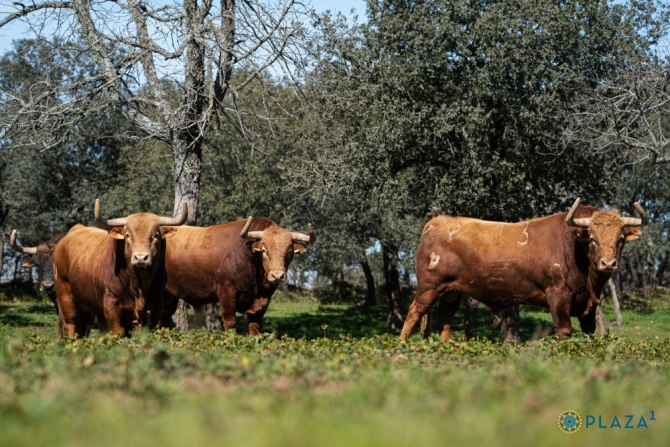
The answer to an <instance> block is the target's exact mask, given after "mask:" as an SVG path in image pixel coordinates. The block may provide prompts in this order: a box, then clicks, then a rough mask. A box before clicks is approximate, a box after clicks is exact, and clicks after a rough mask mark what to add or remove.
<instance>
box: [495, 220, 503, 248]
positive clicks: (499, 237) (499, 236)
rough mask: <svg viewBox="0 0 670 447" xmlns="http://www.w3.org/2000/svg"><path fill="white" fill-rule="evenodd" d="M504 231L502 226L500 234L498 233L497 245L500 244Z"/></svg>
mask: <svg viewBox="0 0 670 447" xmlns="http://www.w3.org/2000/svg"><path fill="white" fill-rule="evenodd" d="M502 230H503V226H502V225H500V232H499V233H498V240H497V241H496V245H497V244H499V243H500V239H501V238H502Z"/></svg>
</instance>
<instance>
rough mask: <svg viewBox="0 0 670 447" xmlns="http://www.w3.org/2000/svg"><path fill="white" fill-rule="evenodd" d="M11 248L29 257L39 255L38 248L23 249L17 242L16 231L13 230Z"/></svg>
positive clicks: (10, 238)
mask: <svg viewBox="0 0 670 447" xmlns="http://www.w3.org/2000/svg"><path fill="white" fill-rule="evenodd" d="M9 246H10V247H12V248H13V249H14V251H18V252H19V253H25V254H27V255H34V254H35V253H37V247H22V246H21V244H19V243H18V242H17V241H16V230H12V235H11V236H9Z"/></svg>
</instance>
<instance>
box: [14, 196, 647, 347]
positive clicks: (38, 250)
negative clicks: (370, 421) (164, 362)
mask: <svg viewBox="0 0 670 447" xmlns="http://www.w3.org/2000/svg"><path fill="white" fill-rule="evenodd" d="M635 208H636V210H637V212H638V213H639V215H640V217H639V218H635V217H624V216H622V215H621V214H620V213H619V212H617V211H616V210H601V209H597V208H595V207H592V206H580V199H579V198H578V199H576V200H575V202H574V204H573V206H572V208H571V209H570V210H569V211H568V212H563V213H557V214H553V215H550V216H545V217H539V218H535V219H531V220H528V221H524V222H518V223H503V222H490V221H484V220H479V219H473V218H468V217H457V216H446V215H444V214H442V213H440V212H436V213H433V215H432V216H431V217H430V218H429V219H428V221H427V222H426V223H425V224H424V226H423V229H422V234H421V240H420V242H419V247H418V248H417V250H416V275H417V282H418V290H417V294H416V297H415V299H414V301H413V302H412V304H411V306H410V308H409V312H408V314H407V318H406V320H405V324H404V326H403V328H402V331H401V334H400V339H401V340H405V338H406V337H407V336H408V335H409V334H410V333H411V331H412V329H413V327H414V326H415V325H416V323H417V322H418V321H419V320H420V319H421V318H422V317H423V316H424V315H426V314H427V313H428V312H429V310H430V309H431V307H432V306H433V304H434V303H435V302H436V301H437V302H438V310H437V325H438V331H439V334H440V339H441V340H442V341H445V342H448V341H449V340H450V336H451V334H450V332H451V322H452V318H453V316H454V314H455V313H456V311H457V310H458V306H459V304H460V301H461V297H462V295H464V294H465V295H469V296H471V297H473V298H475V299H476V300H478V301H480V302H481V303H483V304H485V305H487V306H488V307H489V308H490V309H491V311H492V313H493V315H494V318H495V319H496V320H499V317H498V314H499V312H500V311H501V310H503V309H505V308H507V307H509V306H513V305H516V304H532V305H536V306H542V307H548V308H549V310H550V312H551V316H552V318H553V322H554V327H555V329H556V333H557V334H558V336H559V337H561V338H562V337H564V336H568V335H570V334H571V333H572V325H571V322H570V317H577V318H578V320H579V323H580V326H581V329H582V331H584V332H586V333H593V332H594V330H595V310H596V307H597V305H598V304H599V303H600V293H601V291H602V289H603V287H604V285H605V283H606V282H607V281H608V280H609V279H610V277H611V275H612V274H613V273H614V272H615V271H616V270H617V269H618V268H619V264H620V259H621V252H622V250H623V247H624V244H625V243H626V242H627V241H633V240H636V239H638V238H639V236H640V235H641V234H642V233H641V231H640V230H639V228H638V227H641V226H645V225H647V223H648V217H647V214H646V213H645V211H644V210H643V209H642V207H641V206H640V205H639V204H638V203H635ZM187 217H188V209H187V206H186V204H184V205H183V208H182V210H181V214H180V216H178V217H174V218H173V217H161V216H157V215H155V214H151V213H136V214H131V215H129V216H127V217H123V218H115V219H103V217H102V213H101V209H100V201H99V200H96V202H95V219H96V221H97V222H98V223H99V224H100V226H102V227H103V228H104V230H103V229H100V228H96V227H86V226H84V225H81V224H77V225H75V226H74V227H72V228H71V229H70V231H69V232H68V233H66V234H59V235H56V236H54V237H53V238H52V239H50V240H49V241H47V242H45V243H42V244H40V245H38V246H36V247H22V246H21V245H20V244H19V243H18V241H17V240H16V230H14V231H12V234H11V237H10V245H11V246H12V248H13V249H14V250H16V251H19V252H22V253H26V254H29V255H32V256H30V257H28V258H27V259H26V260H24V261H23V266H24V267H32V266H36V267H37V268H38V271H39V274H40V289H41V290H43V291H45V292H47V294H49V296H50V297H51V299H52V300H53V302H54V305H55V308H56V312H57V314H58V332H59V335H60V336H61V337H75V336H80V337H83V336H86V335H87V334H88V333H89V331H90V327H91V324H92V322H93V320H94V319H95V318H97V319H98V325H99V327H100V329H101V330H102V331H111V332H112V333H113V334H124V335H125V336H130V335H131V334H132V333H133V331H135V330H137V329H138V328H141V327H148V328H150V329H154V328H157V327H170V326H172V315H173V314H174V312H175V311H176V308H177V303H178V301H179V299H182V300H184V301H185V302H187V303H189V304H192V305H196V306H197V305H203V304H207V303H214V302H218V303H219V304H220V306H221V314H222V318H223V325H224V329H225V330H229V329H231V328H234V327H235V325H236V314H237V313H241V314H244V315H245V322H246V324H247V325H248V332H249V333H250V334H251V335H258V334H259V333H260V330H261V324H262V320H263V315H264V314H265V312H266V311H267V309H268V305H269V303H270V300H271V298H272V295H273V293H274V292H275V290H276V289H277V287H278V286H279V284H280V283H281V282H283V281H285V280H286V272H287V269H288V266H289V264H290V262H291V260H292V259H293V256H294V255H295V254H302V253H305V252H306V250H307V245H308V244H313V243H314V242H315V234H314V231H313V229H312V226H311V225H308V233H309V234H303V233H297V232H291V231H289V230H287V229H285V228H282V227H281V226H279V225H277V224H276V223H274V222H273V221H271V220H270V219H267V218H265V217H259V218H255V219H254V218H252V217H249V218H248V219H246V220H238V221H235V222H230V223H225V224H221V225H214V226H211V227H194V226H185V225H184V223H185V222H186V220H187Z"/></svg>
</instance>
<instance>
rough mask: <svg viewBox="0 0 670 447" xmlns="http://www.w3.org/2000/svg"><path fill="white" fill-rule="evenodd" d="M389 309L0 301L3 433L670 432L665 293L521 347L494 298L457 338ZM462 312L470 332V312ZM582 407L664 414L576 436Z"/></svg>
mask: <svg viewBox="0 0 670 447" xmlns="http://www.w3.org/2000/svg"><path fill="white" fill-rule="evenodd" d="M609 312H610V311H609V310H607V309H606V314H607V316H608V318H609V319H613V318H614V317H613V314H611V315H610V314H609ZM384 313H385V312H384V308H383V306H380V307H378V308H374V309H365V308H362V307H357V306H347V305H320V304H319V303H318V302H316V301H314V300H312V299H311V298H309V297H304V298H301V299H294V300H281V299H280V300H275V302H273V303H272V304H271V306H270V310H269V312H268V314H267V317H266V320H265V328H264V330H265V331H267V334H266V335H264V336H263V337H259V338H251V337H243V336H240V335H235V334H234V333H228V334H210V333H207V332H206V331H204V330H195V331H191V332H189V333H180V332H178V331H172V332H170V331H159V332H156V333H151V334H150V333H146V332H143V333H140V334H138V336H135V337H133V338H132V339H129V340H128V339H121V338H116V337H112V336H110V335H105V336H99V335H98V333H97V331H93V334H92V336H91V337H89V338H87V339H82V340H69V341H58V340H56V331H55V328H54V324H55V315H54V313H53V310H52V308H51V305H50V303H48V302H39V301H38V302H35V301H30V302H0V445H2V446H4V445H8V446H24V445H25V446H39V445H56V446H61V445H62V446H90V445H96V446H103V447H104V446H107V445H110V446H111V445H118V444H123V445H130V446H134V445H137V446H147V445H160V446H181V445H202V444H215V445H222V444H225V445H227V446H277V445H287V446H289V445H290V446H314V445H332V446H377V445H378V446H384V447H387V446H404V445H449V446H461V445H463V446H472V445H484V444H486V445H496V446H498V445H502V446H526V445H528V446H536V445H543V446H544V445H548V446H553V445H556V446H559V445H560V446H564V445H565V444H566V442H567V443H569V444H570V445H573V444H574V445H589V446H591V445H593V446H608V447H610V446H612V445H617V446H620V445H659V446H662V445H667V440H668V439H670V392H668V391H667V390H668V389H670V340H668V334H670V321H669V318H668V311H667V309H666V307H665V304H664V303H663V302H662V300H658V301H653V302H652V303H651V304H650V305H647V306H646V307H642V308H635V309H625V310H624V315H623V317H624V326H623V327H622V328H613V330H612V332H613V333H615V334H616V335H610V336H605V337H600V336H594V337H590V338H589V337H586V336H584V335H582V334H581V333H579V332H578V331H577V332H576V333H575V335H574V336H573V337H571V338H569V339H566V340H563V341H558V340H556V338H555V337H553V336H549V337H547V338H544V339H542V340H540V341H533V342H530V341H526V342H525V343H523V344H522V345H519V346H515V345H511V344H504V345H501V344H499V343H496V342H492V341H488V340H487V339H496V338H497V330H495V329H492V328H491V327H490V326H491V317H490V313H488V311H486V310H485V309H478V311H477V331H478V334H479V337H480V339H479V340H478V341H477V340H475V341H465V340H458V341H456V342H454V343H451V344H449V345H444V344H442V343H439V342H438V341H437V340H436V339H435V338H432V339H430V340H421V339H420V338H419V337H418V336H415V337H413V338H412V339H411V340H410V341H409V342H408V343H398V341H397V339H396V335H395V334H386V333H385V331H384V321H385V320H384V316H385V315H384ZM652 321H653V323H652ZM455 323H456V335H457V336H459V335H462V316H461V315H460V314H458V315H457V316H456V319H455ZM324 325H328V327H327V332H326V335H327V338H324V329H323V326H324ZM538 325H539V326H540V328H544V327H549V326H550V325H551V318H550V316H549V315H548V313H546V312H544V311H543V310H541V309H539V310H538V309H533V310H531V308H524V309H523V310H522V321H521V329H522V331H521V332H522V338H523V339H525V340H528V339H529V338H532V336H533V333H534V332H535V331H536V330H537V328H538ZM545 325H546V326H545ZM575 327H576V328H578V324H577V323H576V322H575ZM636 327H637V328H638V329H635V328H636ZM615 331H616V332H615ZM638 333H639V334H640V335H638ZM656 337H659V338H658V339H656ZM567 409H574V410H577V411H578V412H579V413H580V414H581V415H582V418H584V417H585V416H586V415H587V414H590V415H595V416H596V418H597V416H598V415H602V417H603V420H604V421H607V423H608V425H609V423H610V422H611V419H612V417H613V416H615V415H616V416H618V418H619V419H620V420H621V421H625V415H626V414H633V415H635V425H637V422H638V419H639V416H641V415H644V416H645V417H646V419H647V420H648V419H649V411H651V410H653V411H654V412H655V413H656V419H657V420H656V421H653V422H651V421H648V422H647V423H648V426H649V428H647V429H643V428H640V429H633V430H626V429H616V428H614V429H607V430H604V429H598V428H595V427H590V428H589V429H586V428H585V427H582V428H581V429H580V430H579V431H578V432H577V433H576V434H573V435H567V434H564V433H562V432H561V431H560V430H559V429H558V428H557V418H558V415H559V414H560V412H562V411H563V410H567Z"/></svg>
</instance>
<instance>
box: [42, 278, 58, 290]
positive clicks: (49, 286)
mask: <svg viewBox="0 0 670 447" xmlns="http://www.w3.org/2000/svg"><path fill="white" fill-rule="evenodd" d="M55 285H56V283H55V282H53V281H42V282H41V283H40V290H41V291H42V292H52V291H53V289H54V286H55Z"/></svg>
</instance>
